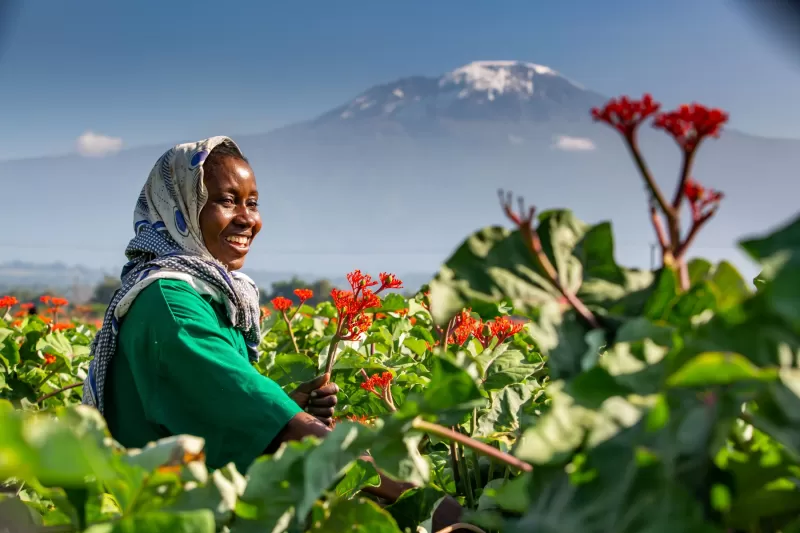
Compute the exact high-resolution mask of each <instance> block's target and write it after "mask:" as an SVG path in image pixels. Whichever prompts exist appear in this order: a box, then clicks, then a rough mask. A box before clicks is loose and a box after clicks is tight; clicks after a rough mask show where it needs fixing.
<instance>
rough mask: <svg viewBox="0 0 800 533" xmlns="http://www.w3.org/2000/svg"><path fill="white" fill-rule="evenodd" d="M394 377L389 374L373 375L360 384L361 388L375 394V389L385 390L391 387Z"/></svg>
mask: <svg viewBox="0 0 800 533" xmlns="http://www.w3.org/2000/svg"><path fill="white" fill-rule="evenodd" d="M393 379H394V376H393V375H392V373H391V372H384V373H383V374H380V375H378V374H373V375H372V376H370V377H369V378H368V379H367V381H365V382H364V383H362V384H361V388H362V389H364V390H365V391H368V392H377V391H376V390H375V389H376V388H379V389H387V388H389V387H390V386H391V385H392V380H393Z"/></svg>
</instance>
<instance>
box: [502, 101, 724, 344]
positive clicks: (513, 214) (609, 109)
mask: <svg viewBox="0 0 800 533" xmlns="http://www.w3.org/2000/svg"><path fill="white" fill-rule="evenodd" d="M660 109H661V104H660V103H658V102H656V101H655V100H653V97H652V96H651V95H649V94H645V95H644V96H643V97H642V98H641V99H639V100H637V99H633V98H629V97H627V96H622V97H619V98H612V99H611V100H609V101H608V102H607V103H606V104H605V106H603V107H602V108H594V109H592V110H591V115H592V117H593V118H594V120H595V121H598V122H604V123H606V124H608V125H609V126H611V127H612V128H614V129H615V130H617V131H618V132H619V133H620V134H621V135H622V138H623V140H624V141H625V144H626V146H627V147H628V150H629V151H630V153H631V157H632V158H633V160H634V163H635V164H636V168H637V169H638V170H639V173H640V174H641V176H642V178H643V179H644V181H645V184H646V185H647V189H648V192H649V195H650V206H649V210H650V220H651V222H652V224H653V228H654V229H655V233H656V237H657V238H658V244H659V247H660V248H661V258H662V265H663V266H664V267H667V268H672V269H675V270H676V271H677V272H678V275H679V280H680V286H681V289H682V290H687V289H688V288H689V271H688V267H687V263H686V252H687V250H688V249H689V246H691V244H692V242H693V241H694V239H695V238H696V237H697V233H698V232H699V231H700V230H701V229H702V228H703V226H704V225H705V224H706V223H707V222H708V220H709V219H710V218H711V217H713V216H714V213H716V212H717V209H718V208H719V203H720V201H721V200H722V198H723V194H722V193H721V192H719V191H716V190H713V189H707V188H705V187H703V186H702V185H701V184H700V183H698V182H697V181H696V180H695V179H694V178H693V177H692V164H693V163H694V158H695V155H696V154H697V150H698V148H699V147H700V144H701V143H702V142H703V140H705V139H706V138H708V137H719V134H720V132H721V131H722V127H723V125H724V124H725V123H726V122H727V121H728V114H727V113H725V112H724V111H722V110H721V109H715V108H709V107H706V106H704V105H701V104H697V103H693V104H685V105H681V106H680V107H678V109H675V110H673V111H667V112H659V110H660ZM650 119H652V125H653V127H654V128H656V129H660V130H663V131H665V132H666V133H667V134H668V135H670V136H671V137H672V138H673V139H674V140H675V142H676V143H677V145H678V147H679V148H680V150H681V153H682V163H681V171H680V174H679V178H678V182H677V184H676V187H675V191H674V193H673V195H672V199H671V200H668V199H667V197H666V196H665V195H664V193H663V192H662V190H661V187H659V185H658V184H657V183H656V181H655V179H654V178H653V175H652V173H651V172H650V169H649V168H648V166H647V164H646V163H645V160H644V157H643V156H642V153H641V150H640V149H639V143H638V137H637V134H638V131H639V127H640V126H641V125H642V124H643V123H644V122H645V121H647V120H650ZM499 195H500V203H501V205H502V207H503V210H504V211H505V213H506V216H507V217H508V218H509V220H511V221H512V222H513V223H514V224H515V225H516V226H517V227H518V228H519V230H520V233H521V235H522V238H523V240H524V241H525V244H526V245H527V247H528V248H529V249H530V251H531V252H532V254H533V256H534V258H535V259H536V261H537V263H538V264H539V266H540V267H541V268H542V270H544V272H545V274H546V275H547V277H548V279H549V280H550V282H551V283H552V284H553V286H554V287H555V288H556V289H557V290H558V291H559V292H560V293H561V294H562V296H563V299H562V300H563V302H564V303H565V304H569V305H570V306H572V307H573V309H575V311H576V312H577V313H578V314H579V315H580V316H581V317H582V318H583V319H584V321H585V322H587V323H588V324H589V325H590V326H592V327H595V328H596V327H599V323H598V321H597V318H596V317H595V316H594V314H593V313H592V312H591V311H590V310H589V309H588V308H587V307H586V306H585V305H584V304H583V302H581V301H580V299H578V297H577V296H576V295H575V294H573V293H572V292H571V291H570V290H569V289H568V288H567V287H566V285H565V283H564V280H562V279H560V277H559V275H558V272H557V271H556V269H555V268H554V267H553V265H552V263H551V262H550V260H549V258H548V257H547V255H546V254H545V252H544V249H543V248H542V243H541V241H540V240H539V236H538V234H537V232H536V229H535V228H534V227H533V225H534V217H535V215H536V208H535V207H529V208H527V209H526V208H525V202H524V200H523V199H522V198H518V201H519V210H518V211H515V210H514V207H513V205H512V200H513V197H512V195H511V193H508V194H506V193H504V192H503V191H502V190H501V191H499ZM684 201H685V202H686V203H687V204H688V207H689V212H690V213H691V224H690V226H689V229H688V231H686V232H684V231H682V227H681V208H682V207H683V203H684Z"/></svg>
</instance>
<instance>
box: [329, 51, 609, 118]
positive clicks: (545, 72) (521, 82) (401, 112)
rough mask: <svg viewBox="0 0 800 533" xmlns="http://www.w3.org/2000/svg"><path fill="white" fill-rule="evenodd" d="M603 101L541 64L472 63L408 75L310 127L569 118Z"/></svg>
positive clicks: (369, 91)
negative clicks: (438, 72)
mask: <svg viewBox="0 0 800 533" xmlns="http://www.w3.org/2000/svg"><path fill="white" fill-rule="evenodd" d="M603 100H604V97H603V96H601V95H599V94H597V93H594V92H592V91H589V90H586V89H585V88H583V87H581V86H580V85H578V84H577V83H575V82H573V81H571V80H569V79H567V78H566V77H564V76H562V75H561V74H559V73H558V72H556V71H555V70H553V69H551V68H549V67H546V66H542V65H537V64H534V63H526V62H522V61H475V62H473V63H469V64H467V65H464V66H462V67H459V68H457V69H455V70H453V71H451V72H447V73H445V74H443V75H441V76H439V77H438V78H434V77H424V76H413V77H409V78H403V79H400V80H397V81H394V82H392V83H386V84H383V85H378V86H375V87H372V88H371V89H368V90H367V91H365V92H363V93H361V94H360V95H358V96H357V97H355V98H354V99H353V100H352V101H350V102H348V103H346V104H344V105H342V106H340V107H338V108H336V109H333V110H332V111H330V112H328V113H326V114H324V115H322V116H321V117H319V118H318V119H317V120H316V121H315V123H316V124H329V123H332V122H333V123H335V122H342V121H346V122H357V121H362V120H374V119H390V120H393V121H399V122H414V121H419V120H428V119H446V120H456V121H469V120H492V121H512V122H520V121H522V122H524V121H543V120H548V119H552V118H559V119H574V118H578V117H583V118H585V117H586V116H587V110H588V109H589V108H591V107H593V106H595V105H598V104H600V103H602V102H603Z"/></svg>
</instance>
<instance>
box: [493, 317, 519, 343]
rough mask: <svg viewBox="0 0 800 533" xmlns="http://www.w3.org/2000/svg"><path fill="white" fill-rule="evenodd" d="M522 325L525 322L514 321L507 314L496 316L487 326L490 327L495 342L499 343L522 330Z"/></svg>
mask: <svg viewBox="0 0 800 533" xmlns="http://www.w3.org/2000/svg"><path fill="white" fill-rule="evenodd" d="M524 326H525V324H521V323H515V322H513V321H512V320H511V319H510V318H509V317H507V316H501V317H498V318H496V319H495V321H494V322H493V323H491V324H490V325H489V328H490V329H491V332H492V335H493V336H495V337H497V343H498V344H500V343H501V342H503V341H505V340H506V339H507V338H509V337H513V336H514V335H516V334H517V333H519V332H520V331H522V328H523V327H524Z"/></svg>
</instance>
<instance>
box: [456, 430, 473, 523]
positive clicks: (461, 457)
mask: <svg viewBox="0 0 800 533" xmlns="http://www.w3.org/2000/svg"><path fill="white" fill-rule="evenodd" d="M456 452H457V453H458V464H459V465H460V466H461V479H463V480H464V493H465V495H466V496H467V506H469V507H470V508H471V509H474V508H475V494H474V492H473V489H472V479H471V478H470V476H469V464H468V462H467V457H466V455H465V454H464V447H463V446H461V445H460V444H456Z"/></svg>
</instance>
